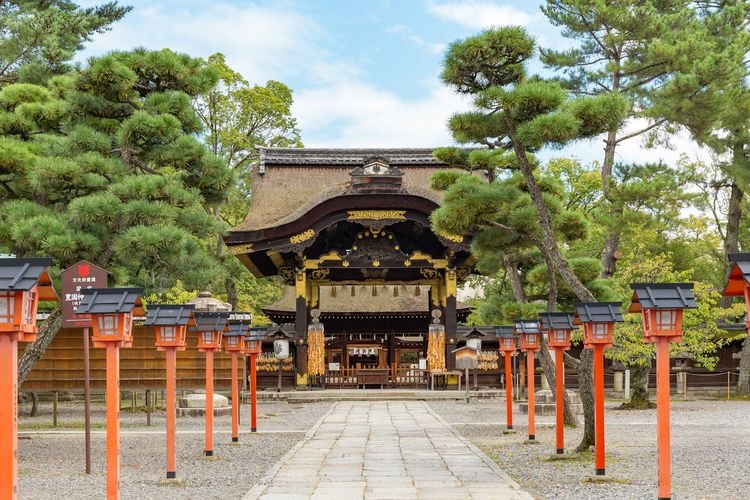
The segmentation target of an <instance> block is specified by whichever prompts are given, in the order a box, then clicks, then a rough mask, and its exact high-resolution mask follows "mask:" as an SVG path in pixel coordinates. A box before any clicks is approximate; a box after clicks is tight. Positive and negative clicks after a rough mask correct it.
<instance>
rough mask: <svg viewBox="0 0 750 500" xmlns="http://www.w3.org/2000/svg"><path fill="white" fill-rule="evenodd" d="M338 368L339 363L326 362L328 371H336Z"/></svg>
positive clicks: (339, 367) (339, 366)
mask: <svg viewBox="0 0 750 500" xmlns="http://www.w3.org/2000/svg"><path fill="white" fill-rule="evenodd" d="M340 369H341V365H340V364H339V363H328V371H329V372H337V371H339V370H340Z"/></svg>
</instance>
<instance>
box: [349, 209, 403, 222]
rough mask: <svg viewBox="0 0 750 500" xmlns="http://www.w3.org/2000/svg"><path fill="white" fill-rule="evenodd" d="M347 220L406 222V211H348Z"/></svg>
mask: <svg viewBox="0 0 750 500" xmlns="http://www.w3.org/2000/svg"><path fill="white" fill-rule="evenodd" d="M347 213H348V214H349V217H348V219H349V220H389V219H394V220H406V210H349V211H348V212H347Z"/></svg>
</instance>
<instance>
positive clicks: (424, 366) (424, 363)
mask: <svg viewBox="0 0 750 500" xmlns="http://www.w3.org/2000/svg"><path fill="white" fill-rule="evenodd" d="M419 369H420V370H426V369H427V358H419Z"/></svg>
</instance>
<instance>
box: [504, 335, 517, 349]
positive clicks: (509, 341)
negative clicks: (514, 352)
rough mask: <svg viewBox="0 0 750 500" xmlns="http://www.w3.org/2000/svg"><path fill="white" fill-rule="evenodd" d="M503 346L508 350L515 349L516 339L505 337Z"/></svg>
mask: <svg viewBox="0 0 750 500" xmlns="http://www.w3.org/2000/svg"><path fill="white" fill-rule="evenodd" d="M503 344H504V345H505V347H507V348H508V349H510V348H511V347H516V339H515V338H513V337H506V338H504V339H503Z"/></svg>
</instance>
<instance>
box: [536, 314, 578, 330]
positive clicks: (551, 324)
mask: <svg viewBox="0 0 750 500" xmlns="http://www.w3.org/2000/svg"><path fill="white" fill-rule="evenodd" d="M575 317H576V315H575V314H574V313H566V312H546V313H542V314H540V315H539V319H540V320H542V328H543V329H545V330H577V329H578V326H576V325H575V324H574V323H573V322H574V321H575Z"/></svg>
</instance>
